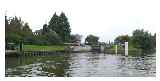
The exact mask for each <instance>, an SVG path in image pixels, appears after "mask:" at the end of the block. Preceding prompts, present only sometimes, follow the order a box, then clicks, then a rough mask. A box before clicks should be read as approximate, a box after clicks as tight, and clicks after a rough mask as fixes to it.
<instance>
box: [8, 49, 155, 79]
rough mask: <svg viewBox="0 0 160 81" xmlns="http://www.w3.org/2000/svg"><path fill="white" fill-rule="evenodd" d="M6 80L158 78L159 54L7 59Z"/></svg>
mask: <svg viewBox="0 0 160 81" xmlns="http://www.w3.org/2000/svg"><path fill="white" fill-rule="evenodd" d="M5 75H6V77H9V76H12V77H14V76H20V77H37V76H44V77H47V76H48V77H54V76H55V77H155V76H156V57H155V54H149V55H147V56H128V57H125V56H123V55H120V54H119V55H115V54H104V53H91V52H89V53H71V54H63V55H59V56H41V57H40V56H38V57H6V70H5Z"/></svg>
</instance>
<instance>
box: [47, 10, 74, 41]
mask: <svg viewBox="0 0 160 81" xmlns="http://www.w3.org/2000/svg"><path fill="white" fill-rule="evenodd" d="M48 27H49V28H50V29H51V30H52V31H55V32H56V33H57V34H58V35H59V36H60V38H61V40H62V41H63V42H69V41H70V32H71V29H70V25H69V22H68V19H67V17H66V16H65V14H64V13H63V12H62V13H61V15H60V16H57V14H56V13H55V14H54V15H53V17H52V18H51V20H50V22H49V25H48Z"/></svg>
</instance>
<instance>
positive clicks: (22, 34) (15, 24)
mask: <svg viewBox="0 0 160 81" xmlns="http://www.w3.org/2000/svg"><path fill="white" fill-rule="evenodd" d="M5 23H6V24H5V35H6V36H5V40H6V42H13V43H16V44H19V42H20V41H21V40H24V39H25V38H26V37H29V36H32V30H31V29H30V27H29V25H28V23H25V24H23V23H24V22H23V21H22V20H21V18H18V17H16V16H15V17H13V18H10V19H9V20H8V19H7V16H5Z"/></svg>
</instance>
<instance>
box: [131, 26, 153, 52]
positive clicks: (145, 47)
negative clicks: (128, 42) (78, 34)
mask: <svg viewBox="0 0 160 81" xmlns="http://www.w3.org/2000/svg"><path fill="white" fill-rule="evenodd" d="M132 42H133V45H134V47H136V48H139V49H142V51H143V52H149V51H151V50H153V49H154V48H155V44H154V36H152V35H151V33H149V32H148V31H144V30H143V29H141V30H138V29H137V30H135V31H133V36H132Z"/></svg>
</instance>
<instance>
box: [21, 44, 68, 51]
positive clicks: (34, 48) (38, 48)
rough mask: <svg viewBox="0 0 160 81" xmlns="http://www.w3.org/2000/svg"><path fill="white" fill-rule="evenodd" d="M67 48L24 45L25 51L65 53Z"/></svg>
mask: <svg viewBox="0 0 160 81" xmlns="http://www.w3.org/2000/svg"><path fill="white" fill-rule="evenodd" d="M65 48H66V46H58V45H56V46H44V45H23V51H64V50H65Z"/></svg>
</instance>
